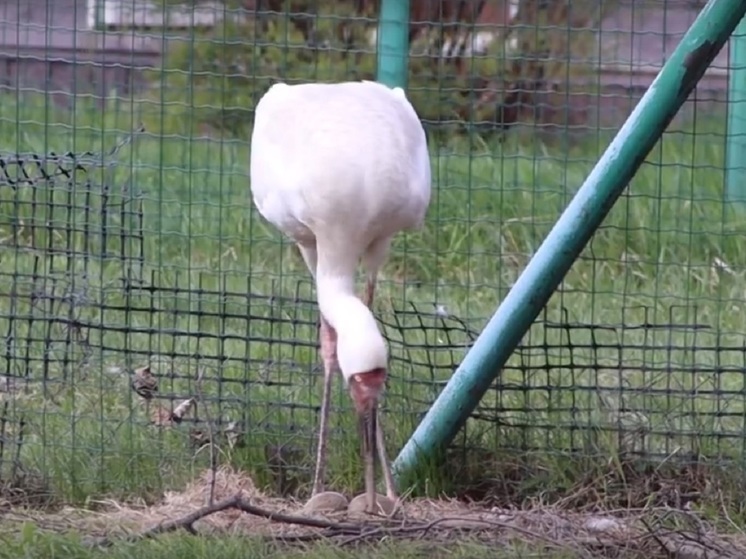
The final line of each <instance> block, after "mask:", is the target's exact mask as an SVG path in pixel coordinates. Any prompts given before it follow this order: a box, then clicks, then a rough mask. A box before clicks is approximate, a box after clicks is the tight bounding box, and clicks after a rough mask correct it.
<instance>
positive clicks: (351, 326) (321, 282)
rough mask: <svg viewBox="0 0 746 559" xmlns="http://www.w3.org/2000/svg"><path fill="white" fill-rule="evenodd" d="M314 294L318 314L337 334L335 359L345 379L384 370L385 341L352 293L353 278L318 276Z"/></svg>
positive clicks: (368, 311) (367, 312) (375, 324)
mask: <svg viewBox="0 0 746 559" xmlns="http://www.w3.org/2000/svg"><path fill="white" fill-rule="evenodd" d="M316 293H317V297H318V301H319V310H320V311H321V314H322V315H323V317H324V318H325V319H326V320H327V322H329V324H330V325H331V327H332V328H334V330H335V331H336V333H337V359H338V361H339V368H340V369H341V370H342V375H343V376H344V377H345V379H346V380H349V379H350V377H351V376H352V375H354V374H357V373H367V372H370V371H372V370H376V369H385V368H386V366H387V361H388V350H387V347H386V342H385V341H384V339H383V336H381V333H380V332H379V330H378V324H377V323H376V319H375V318H374V316H373V313H372V312H371V311H370V309H369V308H368V307H367V306H366V305H365V303H363V302H362V301H361V300H360V299H359V298H358V297H357V296H356V295H355V281H354V278H347V277H343V276H330V275H319V276H318V277H317V278H316Z"/></svg>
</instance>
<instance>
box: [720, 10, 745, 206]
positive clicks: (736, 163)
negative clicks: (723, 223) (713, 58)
mask: <svg viewBox="0 0 746 559" xmlns="http://www.w3.org/2000/svg"><path fill="white" fill-rule="evenodd" d="M729 58H730V63H729V65H728V66H729V67H730V73H729V76H728V134H727V138H728V140H727V145H726V148H725V157H726V163H725V169H726V170H725V173H726V174H725V184H726V192H727V195H728V200H730V201H731V202H736V201H737V202H745V201H746V19H742V20H741V23H740V25H739V26H738V27H737V28H736V32H735V33H734V34H733V36H732V37H731V40H730V56H729Z"/></svg>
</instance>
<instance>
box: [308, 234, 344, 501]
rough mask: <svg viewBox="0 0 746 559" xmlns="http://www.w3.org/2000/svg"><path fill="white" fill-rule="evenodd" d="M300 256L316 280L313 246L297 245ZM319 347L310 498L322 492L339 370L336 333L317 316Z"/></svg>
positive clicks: (316, 256) (322, 317)
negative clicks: (318, 413) (316, 436)
mask: <svg viewBox="0 0 746 559" xmlns="http://www.w3.org/2000/svg"><path fill="white" fill-rule="evenodd" d="M298 249H299V250H300V253H301V256H302V257H303V260H304V261H305V263H306V266H308V269H309V271H310V272H311V275H312V276H313V277H314V279H316V266H317V264H318V253H317V250H316V245H315V244H305V245H304V244H302V243H298ZM319 317H320V323H321V324H320V327H319V345H320V346H321V348H320V349H321V360H322V361H323V363H324V387H323V390H322V393H321V419H320V421H319V444H318V447H317V449H316V471H315V472H314V476H313V488H312V489H311V496H315V495H318V494H319V493H322V492H323V491H324V479H325V477H326V457H327V452H326V449H327V437H328V434H329V411H330V407H331V396H332V381H333V380H334V373H335V371H336V370H337V369H338V368H339V365H338V364H337V333H336V332H335V331H334V328H332V327H331V325H330V324H329V323H328V322H327V321H326V319H325V318H324V316H323V315H321V314H319Z"/></svg>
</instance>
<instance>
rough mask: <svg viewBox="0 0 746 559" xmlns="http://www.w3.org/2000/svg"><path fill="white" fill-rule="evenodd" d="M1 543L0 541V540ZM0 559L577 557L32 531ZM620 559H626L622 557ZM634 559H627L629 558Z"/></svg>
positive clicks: (403, 545) (474, 547) (512, 550)
mask: <svg viewBox="0 0 746 559" xmlns="http://www.w3.org/2000/svg"><path fill="white" fill-rule="evenodd" d="M0 541H1V540H0ZM3 543H4V545H3V546H2V547H1V548H0V558H1V559H18V558H21V557H23V558H25V557H28V558H32V557H33V558H44V559H47V558H53V557H64V558H65V559H104V558H111V559H134V558H137V557H149V558H152V559H202V558H205V557H221V559H300V558H301V557H308V556H309V555H311V554H313V555H312V556H313V557H318V558H319V559H348V558H349V559H353V558H354V559H357V558H363V559H388V558H392V559H393V558H397V559H399V558H400V559H416V558H419V557H425V556H427V557H432V558H433V559H440V558H446V557H447V558H448V559H488V558H489V559H493V558H494V559H529V558H538V557H541V558H542V559H574V558H575V557H576V555H571V554H566V553H562V552H552V551H547V550H543V549H534V550H532V549H529V548H522V547H512V546H507V547H503V546H501V547H497V548H496V547H489V548H487V547H484V546H483V545H479V543H478V542H476V541H469V540H463V539H462V541H460V542H453V543H451V544H445V545H443V544H442V543H438V544H427V543H420V542H415V543H412V542H390V543H384V544H381V545H380V546H377V547H374V548H361V547H349V548H343V549H340V548H339V547H337V546H335V545H331V544H307V545H299V546H296V547H293V548H290V549H288V547H286V546H278V545H275V544H271V543H263V542H257V541H253V540H250V539H248V540H247V539H246V538H238V537H193V536H185V535H182V534H179V535H175V536H166V537H164V538H162V539H159V540H157V541H145V542H140V543H137V544H119V545H117V546H115V547H114V548H113V549H90V548H88V547H86V546H84V545H82V544H81V542H80V540H79V539H78V538H74V537H69V536H67V537H62V536H49V535H43V534H39V533H37V532H34V531H30V532H29V534H28V537H26V538H24V537H22V536H21V537H18V538H17V539H16V540H15V541H13V542H10V541H8V542H3ZM620 557H624V556H620ZM631 557H632V556H630V558H631Z"/></svg>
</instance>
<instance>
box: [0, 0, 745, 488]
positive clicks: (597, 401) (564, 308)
mask: <svg viewBox="0 0 746 559" xmlns="http://www.w3.org/2000/svg"><path fill="white" fill-rule="evenodd" d="M695 4H696V3H693V2H676V1H674V0H668V1H642V0H638V1H636V2H627V1H625V0H619V1H613V2H612V1H604V2H591V1H590V0H589V1H586V2H582V1H581V2H573V3H567V2H564V1H562V2H559V1H543V2H539V1H538V0H521V1H518V0H511V1H508V0H506V1H504V2H503V1H501V0H497V1H493V2H490V1H487V2H481V3H478V2H474V3H472V2H447V1H441V2H417V1H415V0H411V14H410V15H411V19H412V23H411V24H410V33H409V35H410V43H411V45H410V46H411V53H410V62H409V72H410V73H409V88H408V94H409V96H410V98H411V100H412V102H413V104H414V106H415V107H416V109H417V111H418V113H419V115H420V117H421V118H422V120H423V123H424V125H425V126H426V128H427V130H428V134H429V139H430V145H431V153H432V162H433V171H434V172H433V177H434V183H435V184H434V185H433V186H434V199H433V204H432V206H431V208H430V211H429V214H428V219H427V223H426V226H425V228H424V229H423V230H422V231H421V232H419V233H415V234H410V235H408V236H406V237H404V236H402V237H400V238H397V239H396V241H395V243H394V249H393V255H392V257H391V260H390V261H389V263H388V264H387V266H386V268H385V270H384V277H383V278H382V281H381V293H382V296H381V298H380V299H379V300H378V302H377V304H376V305H377V306H376V315H377V318H378V319H379V320H380V325H381V328H382V331H383V333H384V335H385V337H386V339H387V340H388V341H389V344H390V346H391V357H392V362H391V380H390V382H389V386H388V391H387V395H386V398H385V403H384V419H383V421H384V423H385V424H386V425H387V428H388V432H387V435H388V437H389V439H390V440H389V441H388V444H389V446H390V448H391V450H393V451H395V450H396V449H398V448H400V446H401V445H402V444H403V443H404V442H405V441H406V439H407V437H408V436H409V435H410V434H411V432H412V430H413V429H414V428H415V427H416V425H417V424H418V422H419V420H420V419H421V418H422V416H423V415H424V413H425V412H426V411H427V409H428V407H429V405H430V404H431V402H432V401H433V400H434V399H435V398H436V396H437V395H438V393H439V392H440V390H441V389H442V387H443V386H444V385H445V383H446V382H447V381H448V379H449V377H450V375H451V373H452V372H453V370H454V369H455V368H456V366H457V365H458V363H459V362H460V360H461V358H462V357H463V355H464V353H465V352H466V351H467V350H468V348H469V346H470V344H471V343H472V342H473V340H474V339H475V338H476V336H477V335H478V332H479V331H480V329H481V327H482V326H483V324H484V323H485V321H486V320H487V319H488V318H489V316H490V315H491V313H492V311H493V310H494V308H495V306H496V305H497V303H498V302H499V301H500V299H501V298H502V297H503V296H504V294H505V293H506V292H507V290H508V289H510V287H511V285H512V284H513V282H514V281H515V279H516V278H517V277H518V275H519V274H520V272H521V270H522V269H523V267H524V265H525V264H526V263H527V262H528V260H529V259H530V257H531V255H532V253H533V252H534V251H535V249H536V248H537V247H538V245H539V244H540V243H541V241H542V240H543V238H544V236H545V235H546V233H547V232H548V230H549V228H550V227H551V226H552V225H553V223H554V222H555V220H556V219H557V217H558V216H559V215H560V213H561V211H562V209H563V207H564V206H565V205H566V204H567V202H568V201H569V200H570V198H571V197H572V195H573V192H574V191H575V190H576V189H577V188H578V187H579V186H580V184H581V183H582V181H583V179H584V178H585V176H586V175H587V173H588V172H589V171H590V169H591V168H592V166H593V164H594V162H595V161H596V160H597V158H598V156H599V155H600V153H601V152H602V150H603V148H604V147H605V145H606V143H607V141H608V140H609V139H610V137H611V134H612V133H613V132H614V131H615V130H616V128H617V127H618V126H619V125H620V124H621V122H623V120H624V118H625V116H626V115H627V114H628V112H629V111H630V110H631V108H632V107H633V106H634V103H635V101H636V100H637V99H638V98H639V96H640V95H641V92H642V91H644V89H645V88H646V87H647V85H649V83H650V82H651V81H652V79H653V77H654V75H655V72H656V71H657V68H659V67H660V66H661V64H662V63H663V61H664V60H665V59H666V56H667V54H668V53H670V52H671V50H672V49H673V47H674V46H675V44H676V43H677V41H678V39H679V38H680V37H681V35H682V34H683V33H684V32H685V31H686V28H687V27H688V25H689V24H690V23H691V21H693V19H694V17H695V16H696V14H697V11H698V9H699V8H700V7H701V6H699V5H695ZM377 10H378V3H376V2H342V1H338V2H323V1H317V2H313V1H306V2H304V1H300V0H299V1H291V2H273V1H266V2H261V1H259V0H257V1H256V2H253V1H244V2H240V3H231V2H228V3H227V4H225V5H223V4H216V3H209V2H206V3H204V5H198V6H197V7H194V6H185V5H183V4H179V3H177V2H170V1H167V2H164V3H160V2H158V3H152V5H151V4H149V3H148V2H145V1H142V2H139V1H138V2H134V3H126V2H116V1H113V0H107V1H106V2H103V1H101V2H93V1H89V2H88V3H87V4H86V3H84V2H82V1H75V0H68V1H67V3H66V2H60V1H57V2H52V1H51V0H48V1H47V0H35V1H34V2H30V0H29V1H28V2H26V3H20V2H19V1H18V0H5V1H4V2H2V4H1V5H0V14H2V18H1V19H2V20H3V22H2V23H1V24H0V27H2V33H1V34H0V57H1V58H2V60H3V62H2V63H4V64H5V68H6V72H5V76H6V78H5V82H4V84H3V91H2V93H1V94H2V97H3V101H2V103H0V129H2V134H0V138H1V139H0V153H2V157H0V169H2V173H1V174H0V261H1V262H2V266H0V277H2V282H0V293H1V295H0V331H2V333H3V334H2V335H3V336H4V340H3V341H4V344H3V348H2V350H0V351H1V352H2V356H0V368H1V369H2V372H0V481H1V482H2V483H4V484H6V485H7V486H8V487H16V486H20V485H24V484H25V485H26V486H28V485H29V484H31V483H32V481H31V480H33V483H34V484H36V485H35V486H37V487H39V488H40V489H39V491H38V494H39V495H40V496H41V497H42V498H45V499H46V498H49V496H50V495H52V496H55V497H57V498H62V499H66V500H70V499H73V500H83V499H85V498H87V497H89V496H91V495H100V494H113V495H131V494H133V493H135V494H138V495H146V496H147V495H148V494H150V493H154V492H158V491H160V490H162V489H163V488H165V487H170V486H177V485H182V484H183V482H184V481H185V480H187V479H189V478H191V477H193V474H194V471H195V469H196V468H199V467H202V466H204V465H205V464H213V465H214V464H218V463H232V464H234V465H237V466H238V467H241V468H245V469H247V470H250V471H251V472H252V475H254V476H256V478H257V479H258V480H260V481H262V482H264V483H266V484H268V485H269V486H270V487H273V488H274V489H275V490H276V491H277V492H278V493H282V494H295V493H303V492H305V491H307V489H308V485H309V481H310V475H311V469H312V466H313V458H314V456H315V454H314V447H315V436H316V435H315V434H316V430H317V425H318V421H317V415H318V411H319V404H320V397H321V382H320V380H321V376H322V375H321V372H320V360H319V357H318V355H317V340H318V330H317V328H318V325H317V321H318V317H317V308H316V305H315V298H314V297H315V295H314V290H313V285H312V282H311V279H310V277H309V275H308V273H307V270H306V269H305V267H304V265H303V263H302V260H301V259H300V257H299V255H298V254H297V253H296V251H295V249H294V247H293V246H292V244H291V243H289V242H288V241H287V240H284V239H282V238H281V237H280V236H279V234H278V233H277V232H276V231H274V229H273V228H271V227H270V226H268V225H267V224H266V223H264V222H263V221H262V220H261V219H260V218H259V217H258V215H257V213H256V211H255V209H254V208H253V207H252V205H251V202H250V193H249V184H248V161H249V158H248V153H249V151H248V148H249V146H248V138H249V134H250V130H251V122H252V115H253V107H254V105H255V104H256V101H257V100H258V98H259V97H260V96H261V94H262V93H263V92H264V91H266V89H267V88H268V87H269V86H270V85H271V84H272V83H274V82H275V81H287V82H303V81H340V80H346V79H374V77H375V69H376V66H375V52H376V43H375V41H376V17H375V15H376V13H377ZM727 60H728V58H727V53H724V54H723V56H721V57H720V58H719V59H718V62H717V64H716V67H714V68H712V69H711V70H710V71H709V72H708V73H707V75H706V76H705V78H704V80H703V82H702V85H701V86H700V88H699V89H698V91H697V92H696V94H695V95H694V96H693V99H692V100H691V101H690V103H689V104H688V105H687V107H686V109H685V110H684V111H683V114H682V115H681V116H680V117H679V118H678V119H677V120H676V121H674V123H673V124H672V125H671V127H670V128H669V130H668V131H667V133H666V134H665V136H664V138H663V139H662V140H661V142H660V143H659V145H658V146H657V147H656V149H655V150H654V152H653V153H652V154H651V155H650V157H649V158H648V160H647V161H646V163H645V164H644V166H643V169H642V170H641V172H640V173H639V174H638V176H637V177H636V178H635V179H634V181H633V182H632V183H631V184H630V186H629V189H628V191H627V193H626V194H625V196H624V197H623V199H622V200H620V202H619V203H618V204H617V207H616V208H615V209H614V210H612V212H611V214H610V216H609V218H608V219H607V220H606V222H605V225H604V226H603V227H602V228H601V230H599V231H598V232H597V234H596V235H595V237H594V239H593V240H592V242H591V244H590V246H589V247H588V249H587V250H586V251H585V252H584V254H583V256H582V257H581V258H580V259H579V260H578V262H577V263H576V264H575V265H574V267H573V269H572V271H571V273H570V274H569V275H568V277H567V278H566V280H565V282H564V283H563V285H562V287H561V289H560V290H559V291H558V292H557V293H556V294H555V296H554V297H553V299H552V301H551V302H550V304H549V305H548V306H547V308H546V310H545V311H544V313H543V314H542V316H541V317H540V319H539V320H537V322H536V324H535V325H534V327H533V328H532V330H531V331H530V332H529V333H528V334H527V336H526V337H525V338H524V340H523V343H522V344H521V346H520V347H519V348H518V349H517V351H516V352H515V355H514V356H513V358H512V359H511V360H510V362H509V363H508V365H507V367H506V368H505V370H504V371H502V372H501V374H500V376H499V377H498V380H497V381H496V382H495V383H494V385H493V387H492V388H491V389H490V391H489V393H488V395H487V396H486V397H485V398H484V400H483V401H482V403H481V404H480V406H479V408H478V409H477V411H476V412H475V413H474V414H473V417H472V419H471V420H470V422H469V423H468V425H467V426H466V427H465V428H464V430H463V432H462V434H461V435H460V436H459V437H458V439H457V440H456V442H454V444H453V445H452V448H451V449H449V466H448V467H447V468H442V469H440V470H439V471H436V472H430V473H429V474H428V476H430V477H429V478H428V479H429V480H430V481H429V482H430V483H433V484H435V486H437V483H436V481H438V480H440V481H441V482H447V483H450V484H451V485H447V487H454V486H458V487H460V486H462V485H464V484H467V485H468V484H472V485H474V486H477V485H480V483H481V482H484V480H488V479H494V478H496V477H499V476H500V475H503V474H504V475H508V474H505V471H506V468H507V467H508V465H509V467H510V468H515V466H516V464H517V463H520V464H521V465H522V467H523V468H524V470H522V471H524V472H525V471H528V470H525V468H536V469H534V470H532V471H534V472H536V471H543V470H542V469H541V468H542V467H544V466H546V465H547V464H557V463H559V462H557V461H558V460H564V459H567V458H573V457H574V458H576V459H581V460H583V461H584V462H583V463H584V464H586V465H587V464H588V463H589V461H590V462H592V461H594V460H597V461H600V462H605V461H608V459H609V456H616V457H624V458H627V457H636V458H638V459H645V460H652V459H661V458H663V459H665V460H666V461H671V460H673V459H674V458H675V459H677V460H678V459H682V458H683V459H687V460H702V459H703V458H707V459H708V460H710V461H711V462H712V463H715V462H717V461H719V460H721V461H722V460H742V458H743V452H744V451H743V448H744V443H745V442H746V434H745V433H744V420H743V418H744V416H745V415H744V412H745V407H746V404H745V402H744V399H745V396H744V394H746V391H745V390H744V377H743V373H744V370H745V369H744V367H745V366H746V363H745V362H746V338H744V335H745V334H746V330H745V329H744V327H743V325H742V322H743V321H742V320H741V315H742V312H743V311H742V309H743V305H744V294H743V285H744V283H743V282H744V265H745V264H746V257H745V256H744V254H745V253H744V250H743V249H742V246H743V243H742V241H741V238H742V235H743V234H744V233H746V222H744V220H742V219H741V216H740V213H739V211H740V210H739V207H738V206H737V205H735V204H732V203H730V202H728V201H727V200H726V199H725V198H724V184H725V159H724V155H725V146H726V142H727V138H726V135H725V133H726V111H727V109H728V104H727V103H726V102H725V100H726V98H727V72H728V62H727ZM140 125H142V126H143V128H144V131H142V130H139V127H140ZM130 140H131V141H130ZM55 153H58V154H59V153H63V154H65V155H55ZM333 412H334V415H333V418H332V427H333V429H334V434H333V441H334V443H333V444H332V448H331V453H332V457H331V466H330V470H331V471H330V475H331V476H333V479H332V480H331V481H332V483H334V484H337V485H338V486H340V487H348V486H349V487H357V485H358V483H359V481H358V480H359V479H360V476H359V468H360V464H359V460H358V456H357V455H358V452H359V451H358V444H359V443H358V440H357V436H356V432H355V430H354V428H352V427H353V415H352V413H351V411H350V403H349V398H348V397H347V395H346V394H345V392H344V390H343V388H342V386H341V382H338V383H337V385H336V387H335V392H334V400H333ZM511 471H518V470H511ZM441 478H442V479H441ZM478 482H480V483H478ZM454 484H455V485H454ZM529 486H530V483H529V484H528V485H527V487H529ZM529 489H530V488H529ZM486 491H487V493H489V492H490V491H494V487H493V488H492V489H487V490H486ZM8 494H9V495H11V494H12V493H8ZM24 496H25V497H24V498H27V497H28V495H27V492H26V493H24Z"/></svg>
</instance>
